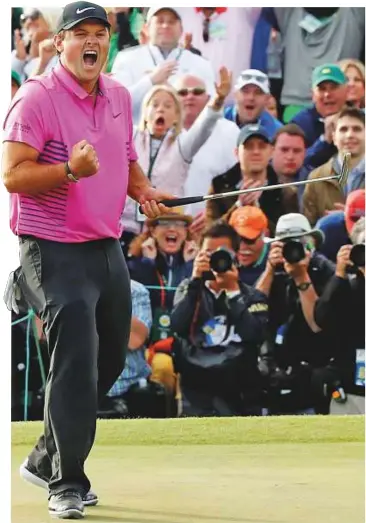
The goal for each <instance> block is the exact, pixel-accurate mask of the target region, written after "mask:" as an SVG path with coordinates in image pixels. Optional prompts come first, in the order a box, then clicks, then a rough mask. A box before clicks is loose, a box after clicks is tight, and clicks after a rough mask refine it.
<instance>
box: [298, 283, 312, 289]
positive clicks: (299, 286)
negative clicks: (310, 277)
mask: <svg viewBox="0 0 366 523" xmlns="http://www.w3.org/2000/svg"><path fill="white" fill-rule="evenodd" d="M311 285H312V283H311V281H306V282H304V283H300V285H296V289H297V290H298V291H307V290H308V288H309V287H310V286H311Z"/></svg>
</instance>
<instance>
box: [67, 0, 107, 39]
mask: <svg viewBox="0 0 366 523" xmlns="http://www.w3.org/2000/svg"><path fill="white" fill-rule="evenodd" d="M90 18H94V19H97V20H100V21H101V22H103V23H104V25H105V26H107V27H110V26H111V24H110V23H109V22H108V16H107V12H106V10H105V9H104V7H102V6H100V5H97V4H92V3H91V2H72V3H71V4H67V5H66V6H65V7H64V10H63V12H62V15H61V18H60V20H59V22H58V26H57V32H58V33H59V32H60V31H62V30H63V29H71V28H72V27H75V25H77V24H80V22H83V21H84V20H88V19H90Z"/></svg>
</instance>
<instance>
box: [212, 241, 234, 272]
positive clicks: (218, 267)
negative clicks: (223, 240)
mask: <svg viewBox="0 0 366 523" xmlns="http://www.w3.org/2000/svg"><path fill="white" fill-rule="evenodd" d="M234 264H235V253H233V252H232V251H230V250H229V249H225V247H220V248H219V249H217V251H215V252H213V253H212V254H211V258H210V268H211V270H212V271H214V272H217V273H219V274H220V273H221V274H222V273H224V272H227V271H230V269H231V268H232V266H233V265H234Z"/></svg>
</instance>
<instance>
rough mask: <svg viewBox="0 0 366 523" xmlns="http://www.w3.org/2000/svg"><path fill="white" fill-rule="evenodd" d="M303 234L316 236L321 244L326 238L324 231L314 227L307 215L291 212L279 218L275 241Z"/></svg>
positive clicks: (298, 236) (299, 236)
mask: <svg viewBox="0 0 366 523" xmlns="http://www.w3.org/2000/svg"><path fill="white" fill-rule="evenodd" d="M302 236H314V237H315V238H316V240H317V241H318V242H320V244H321V243H322V242H323V240H324V234H323V232H322V231H321V230H319V229H312V228H311V225H310V222H309V220H308V219H307V218H306V216H304V215H303V214H298V213H289V214H284V215H283V216H281V217H280V218H279V220H278V222H277V225H276V233H275V238H274V240H273V241H277V240H278V241H282V240H285V239H287V238H301V237H302Z"/></svg>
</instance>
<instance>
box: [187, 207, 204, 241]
mask: <svg viewBox="0 0 366 523" xmlns="http://www.w3.org/2000/svg"><path fill="white" fill-rule="evenodd" d="M205 227H206V209H204V210H203V211H201V212H199V213H198V214H196V216H195V217H194V218H193V222H192V223H191V225H190V227H189V232H190V233H191V234H192V235H193V236H198V235H200V234H201V233H202V231H203V230H204V228H205Z"/></svg>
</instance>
